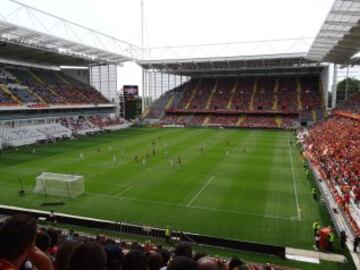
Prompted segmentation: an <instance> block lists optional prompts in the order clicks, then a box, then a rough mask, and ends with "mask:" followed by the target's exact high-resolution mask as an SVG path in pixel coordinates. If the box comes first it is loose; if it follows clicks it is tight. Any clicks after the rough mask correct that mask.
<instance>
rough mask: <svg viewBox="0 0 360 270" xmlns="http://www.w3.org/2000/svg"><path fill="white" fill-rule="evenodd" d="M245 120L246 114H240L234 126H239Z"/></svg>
mask: <svg viewBox="0 0 360 270" xmlns="http://www.w3.org/2000/svg"><path fill="white" fill-rule="evenodd" d="M245 120H246V116H245V115H241V116H240V117H239V120H238V121H237V122H236V126H237V127H239V126H240V125H241V123H242V122H244V121H245Z"/></svg>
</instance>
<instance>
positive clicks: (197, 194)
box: [186, 176, 215, 207]
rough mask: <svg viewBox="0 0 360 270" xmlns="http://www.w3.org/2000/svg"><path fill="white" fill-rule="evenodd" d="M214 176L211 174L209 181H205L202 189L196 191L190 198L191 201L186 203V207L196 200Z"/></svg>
mask: <svg viewBox="0 0 360 270" xmlns="http://www.w3.org/2000/svg"><path fill="white" fill-rule="evenodd" d="M214 178H215V176H211V177H210V179H209V181H207V182H206V184H205V185H204V186H203V187H202V189H200V190H199V192H198V193H196V194H195V196H194V197H193V198H192V199H191V201H190V202H189V203H188V204H187V205H186V206H187V207H189V206H191V204H192V203H193V202H194V201H195V200H196V198H197V197H198V196H199V195H200V194H201V192H203V191H204V190H205V188H206V187H207V186H208V185H210V183H211V182H212V181H213V180H214Z"/></svg>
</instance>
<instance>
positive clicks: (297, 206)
mask: <svg viewBox="0 0 360 270" xmlns="http://www.w3.org/2000/svg"><path fill="white" fill-rule="evenodd" d="M287 140H288V148H289V156H290V164H291V172H292V177H293V183H294V191H295V201H296V210H297V216H298V220H301V213H300V206H299V198H298V193H297V187H296V179H295V173H294V165H293V158H292V151H291V147H290V139H289V133H287Z"/></svg>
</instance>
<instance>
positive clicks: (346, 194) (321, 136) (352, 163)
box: [304, 94, 360, 234]
mask: <svg viewBox="0 0 360 270" xmlns="http://www.w3.org/2000/svg"><path fill="white" fill-rule="evenodd" d="M358 98H359V95H358V94H355V95H354V96H353V97H352V98H350V99H349V100H348V101H345V102H344V103H343V104H340V105H339V107H338V108H337V109H336V110H334V111H333V112H332V116H331V117H329V118H328V119H326V120H324V121H321V122H318V123H317V124H316V125H315V126H314V127H313V128H312V129H310V130H309V131H308V132H305V133H304V134H305V136H304V145H305V152H304V153H305V156H306V157H307V158H308V159H309V160H310V161H311V162H312V164H313V165H314V167H315V168H316V170H317V171H318V173H319V175H320V176H321V178H322V179H323V180H325V181H326V183H327V185H328V187H329V190H331V192H332V194H333V196H334V199H335V201H336V203H337V204H338V205H339V207H340V208H342V209H343V210H344V213H345V214H346V216H347V218H348V219H349V223H350V224H351V227H352V229H353V231H354V232H355V233H357V234H359V233H360V211H359V205H360V185H359V183H360V155H359V153H360V145H359V143H358V142H359V141H360V124H359V119H360V115H359V114H358V112H359V111H358V108H359V104H360V103H359V102H358Z"/></svg>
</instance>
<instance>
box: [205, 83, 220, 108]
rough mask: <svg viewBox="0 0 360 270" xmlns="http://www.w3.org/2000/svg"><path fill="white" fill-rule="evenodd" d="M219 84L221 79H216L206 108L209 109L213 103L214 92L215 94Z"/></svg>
mask: <svg viewBox="0 0 360 270" xmlns="http://www.w3.org/2000/svg"><path fill="white" fill-rule="evenodd" d="M218 84H219V79H217V80H216V82H215V84H214V87H213V89H212V90H211V94H210V96H209V99H208V101H207V102H206V106H205V109H209V107H210V104H211V100H212V98H213V96H214V94H215V92H216V89H217V87H218Z"/></svg>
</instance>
